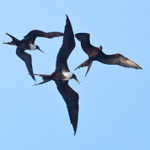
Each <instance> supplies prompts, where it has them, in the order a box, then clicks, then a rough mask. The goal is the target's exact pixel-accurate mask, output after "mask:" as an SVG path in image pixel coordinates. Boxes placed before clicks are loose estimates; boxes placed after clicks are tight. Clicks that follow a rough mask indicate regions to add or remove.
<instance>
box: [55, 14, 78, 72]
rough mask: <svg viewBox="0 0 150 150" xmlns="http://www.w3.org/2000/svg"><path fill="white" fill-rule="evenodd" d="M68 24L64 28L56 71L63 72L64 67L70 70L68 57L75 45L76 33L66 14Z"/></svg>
mask: <svg viewBox="0 0 150 150" xmlns="http://www.w3.org/2000/svg"><path fill="white" fill-rule="evenodd" d="M66 17H67V18H66V25H65V30H64V37H63V43H62V46H61V48H60V50H59V53H58V55H57V61H56V70H55V71H56V72H61V71H62V69H65V70H66V71H69V69H68V66H67V59H68V57H69V55H70V54H71V52H72V50H73V49H74V47H75V40H74V33H73V30H72V26H71V23H70V20H69V18H68V16H66Z"/></svg>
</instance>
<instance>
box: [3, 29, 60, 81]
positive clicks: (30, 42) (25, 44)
mask: <svg viewBox="0 0 150 150" xmlns="http://www.w3.org/2000/svg"><path fill="white" fill-rule="evenodd" d="M6 34H7V35H8V36H10V37H11V38H12V41H11V42H7V43H5V42H4V44H9V45H15V46H17V49H16V54H17V56H18V57H20V58H21V59H22V60H23V61H24V62H25V64H26V67H27V69H28V71H29V74H30V75H31V77H32V78H33V79H34V80H35V77H34V76H33V68H32V57H31V55H30V54H28V53H26V52H25V50H27V49H28V50H35V49H38V50H40V51H41V52H43V51H42V50H41V49H40V48H39V46H38V45H35V44H34V42H35V39H36V38H37V37H45V38H53V37H59V36H63V33H61V32H48V33H46V32H43V31H40V30H32V31H30V32H29V33H28V34H27V35H26V36H24V39H23V40H18V39H17V38H15V37H14V36H12V35H10V34H8V33H6Z"/></svg>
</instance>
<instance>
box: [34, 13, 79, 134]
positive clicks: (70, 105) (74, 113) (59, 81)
mask: <svg viewBox="0 0 150 150" xmlns="http://www.w3.org/2000/svg"><path fill="white" fill-rule="evenodd" d="M74 47H75V40H74V34H73V30H72V26H71V23H70V20H69V18H68V16H67V19H66V26H65V31H64V37H63V43H62V46H61V48H60V50H59V52H58V55H57V60H56V69H55V71H54V72H53V73H52V74H51V75H44V74H34V75H38V76H41V77H42V79H43V82H41V83H39V84H43V83H46V82H48V81H50V80H53V81H55V83H56V85H57V89H58V91H59V92H60V94H61V95H62V97H63V99H64V101H65V102H66V105H67V109H68V113H69V117H70V121H71V124H72V126H73V129H74V134H75V133H76V130H77V122H78V109H79V107H78V100H79V95H78V93H76V92H75V91H74V90H73V89H72V88H71V87H70V86H69V85H68V81H69V80H70V79H72V78H73V79H75V80H76V81H77V82H79V81H78V79H77V77H76V75H75V74H73V73H71V72H70V70H69V68H68V65H67V60H68V57H69V55H70V54H71V52H72V51H73V49H74Z"/></svg>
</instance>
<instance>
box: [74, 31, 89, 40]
mask: <svg viewBox="0 0 150 150" xmlns="http://www.w3.org/2000/svg"><path fill="white" fill-rule="evenodd" d="M75 37H76V38H77V39H78V40H79V41H83V40H89V37H90V35H89V34H88V33H77V34H75Z"/></svg>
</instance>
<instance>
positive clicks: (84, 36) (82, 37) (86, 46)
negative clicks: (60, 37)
mask: <svg viewBox="0 0 150 150" xmlns="http://www.w3.org/2000/svg"><path fill="white" fill-rule="evenodd" d="M75 37H76V38H77V39H78V40H79V41H80V42H81V47H82V49H83V51H84V52H85V53H86V54H87V55H88V56H89V57H94V56H96V55H98V52H99V50H98V49H97V47H95V46H93V45H91V43H90V34H89V33H76V34H75Z"/></svg>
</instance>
